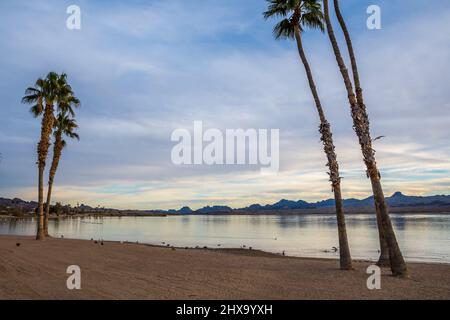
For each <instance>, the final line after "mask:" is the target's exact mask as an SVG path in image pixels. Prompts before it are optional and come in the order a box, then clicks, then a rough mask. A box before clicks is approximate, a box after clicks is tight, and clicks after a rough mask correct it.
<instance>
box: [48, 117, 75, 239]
mask: <svg viewBox="0 0 450 320" xmlns="http://www.w3.org/2000/svg"><path fill="white" fill-rule="evenodd" d="M76 128H78V125H77V123H76V121H75V120H74V119H71V118H70V117H69V116H68V115H67V113H65V112H64V111H62V112H60V113H59V114H58V116H57V117H56V119H55V123H54V131H53V137H54V143H53V161H52V165H51V167H50V172H49V178H48V190H47V202H46V208H45V221H44V232H45V235H46V236H48V235H49V234H48V218H49V215H50V202H51V198H52V189H53V181H54V179H55V174H56V170H57V169H58V165H59V160H60V158H61V153H62V150H63V149H64V147H65V146H66V141H65V140H64V139H63V136H67V137H69V138H71V139H77V140H79V139H80V138H79V136H78V134H77V133H75V132H74V130H75V129H76Z"/></svg>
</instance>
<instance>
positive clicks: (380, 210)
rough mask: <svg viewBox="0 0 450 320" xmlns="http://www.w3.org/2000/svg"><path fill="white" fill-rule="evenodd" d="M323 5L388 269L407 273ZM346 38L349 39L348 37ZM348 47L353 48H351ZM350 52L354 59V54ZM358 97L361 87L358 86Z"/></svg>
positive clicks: (362, 114)
mask: <svg viewBox="0 0 450 320" xmlns="http://www.w3.org/2000/svg"><path fill="white" fill-rule="evenodd" d="M323 5H324V13H325V23H326V26H327V31H328V37H329V38H330V42H331V45H332V47H333V51H334V54H335V56H336V61H337V63H338V66H339V69H340V72H341V75H342V77H343V79H344V84H345V88H346V90H347V95H348V99H349V102H350V107H351V113H352V118H353V127H354V129H355V131H356V134H357V136H358V139H359V144H360V145H361V150H362V154H363V158H364V162H365V164H366V167H367V176H368V177H369V178H370V181H371V184H372V191H373V196H374V202H375V209H376V210H377V216H378V218H379V223H378V226H379V233H380V234H381V237H383V236H384V237H385V239H386V243H387V245H388V249H389V260H390V266H391V270H392V273H393V274H394V275H395V276H406V275H407V274H408V269H407V266H406V263H405V260H404V259H403V255H402V253H401V251H400V247H399V245H398V243H397V239H396V237H395V232H394V228H393V226H392V222H391V218H390V217H389V211H388V208H387V204H386V200H385V198H384V194H383V189H382V187H381V182H380V172H379V171H378V167H377V163H376V159H375V151H374V150H373V148H372V138H371V136H370V127H369V117H368V115H367V111H366V108H365V106H364V104H363V101H362V99H360V100H359V101H358V99H357V97H356V95H355V92H354V91H353V84H352V82H351V80H350V76H349V73H348V70H347V67H346V65H345V62H344V59H343V58H342V55H341V51H340V48H339V45H338V42H337V40H336V36H335V35H334V31H333V25H332V24H331V20H330V14H329V7H328V0H324V1H323ZM348 38H349V39H350V37H348ZM351 51H352V52H353V50H351ZM352 55H353V59H354V54H352ZM354 65H355V66H356V59H354ZM355 71H356V73H355ZM354 74H356V75H357V82H356V83H355V86H356V87H359V88H360V85H359V77H358V73H357V69H354ZM360 98H362V90H360Z"/></svg>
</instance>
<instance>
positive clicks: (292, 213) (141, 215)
mask: <svg viewBox="0 0 450 320" xmlns="http://www.w3.org/2000/svg"><path fill="white" fill-rule="evenodd" d="M409 209H411V208H408V210H404V209H403V208H402V209H401V210H399V211H396V210H392V209H390V214H394V215H400V216H403V215H435V214H441V215H450V211H432V210H417V211H409ZM307 210H311V211H309V212H308V211H295V210H292V211H291V210H288V211H282V210H281V211H277V212H231V213H209V214H205V213H190V214H180V213H167V214H151V213H147V214H146V213H130V214H114V213H111V214H103V213H102V214H99V213H84V214H80V213H78V214H71V215H59V216H56V215H53V214H52V215H50V217H49V218H50V219H67V218H126V217H130V218H167V217H189V216H193V217H216V216H217V217H220V216H275V217H279V216H301V215H318V216H319V215H330V214H331V215H332V214H336V212H333V211H332V210H331V211H329V212H328V211H327V212H325V211H320V212H313V211H312V210H314V209H307ZM367 214H375V212H372V211H365V210H361V211H358V212H356V211H355V212H351V211H350V212H347V213H346V215H349V216H354V215H367ZM36 217H37V216H36V215H26V214H25V215H22V216H14V215H0V219H7V218H11V219H33V218H36Z"/></svg>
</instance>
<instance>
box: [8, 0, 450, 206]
mask: <svg viewBox="0 0 450 320" xmlns="http://www.w3.org/2000/svg"><path fill="white" fill-rule="evenodd" d="M341 3H342V4H341V6H342V8H341V9H342V11H343V13H344V15H345V17H346V19H347V21H348V26H349V28H350V31H351V33H352V37H353V39H354V45H355V49H356V52H357V55H358V60H359V65H360V72H361V76H362V82H363V87H364V89H365V95H366V100H367V107H368V110H369V113H370V118H371V124H372V133H373V136H378V135H385V136H386V138H384V139H382V140H379V141H377V142H376V143H375V149H376V151H377V156H378V163H379V166H380V168H381V170H382V175H383V181H384V187H385V189H386V192H387V193H392V192H394V191H397V190H401V191H403V192H404V193H407V194H419V195H425V194H443V193H445V194H448V193H449V191H450V179H449V172H450V161H449V156H450V147H449V143H448V139H449V133H450V129H449V123H450V112H449V108H450V102H449V101H450V92H449V90H448V83H450V74H449V73H448V70H449V67H450V62H449V61H450V33H449V32H448V30H450V3H449V2H448V1H444V0H439V1H435V2H433V6H430V5H429V3H428V2H426V1H418V0H408V1H406V0H385V1H365V0H341ZM71 4H76V5H78V6H80V8H81V19H82V25H81V26H82V28H81V30H73V31H71V30H68V29H67V28H66V19H67V16H68V15H67V14H66V8H67V7H68V6H69V5H71ZM371 4H377V5H379V6H380V7H381V9H382V30H372V31H371V30H368V29H367V28H366V19H367V17H368V15H367V14H366V9H367V7H368V6H369V5H371ZM264 9H265V1H262V0H246V1H242V0H209V1H199V0H183V1H181V0H165V1H93V0H91V1H43V0H37V1H20V0H14V1H12V0H5V1H1V3H0V30H2V31H1V37H0V52H1V59H0V70H1V73H2V75H3V76H2V77H1V78H0V92H1V96H2V104H1V106H0V152H1V153H2V160H1V163H0V196H3V197H16V196H17V197H22V198H25V199H28V200H31V199H35V198H36V190H35V189H36V188H35V185H36V177H37V169H36V165H35V161H36V155H35V149H36V143H37V139H38V135H39V127H40V123H39V121H37V120H35V119H33V118H32V116H31V115H30V113H29V112H28V106H25V105H21V104H20V99H21V97H22V96H23V92H24V90H25V88H26V87H28V86H30V85H32V84H33V83H34V81H35V80H36V79H37V78H38V77H42V76H44V75H45V74H46V73H47V72H48V71H50V70H54V71H57V72H63V71H64V72H66V73H67V74H68V75H69V81H70V82H71V84H72V86H73V88H74V90H75V92H76V94H77V95H78V97H79V98H80V100H81V101H82V107H81V108H80V109H79V110H78V112H77V120H78V122H79V125H80V131H79V133H80V136H81V141H80V142H70V144H69V145H68V147H67V149H66V150H65V151H64V154H63V159H62V162H61V166H60V170H59V172H58V173H57V177H56V184H57V185H56V186H55V195H54V199H55V201H63V202H66V203H67V202H70V203H72V204H75V203H77V202H80V203H82V202H83V203H88V204H91V205H102V206H107V207H118V208H140V209H150V208H176V207H180V206H181V205H189V206H191V207H193V208H197V207H200V206H203V205H206V204H210V205H214V204H225V205H230V206H234V207H239V206H244V205H248V204H251V203H255V202H258V203H270V202H274V201H277V200H279V199H281V198H289V199H300V198H301V199H305V200H310V201H312V200H321V199H327V198H330V197H331V196H332V194H331V192H330V186H329V182H328V181H327V180H328V179H327V175H326V168H325V162H326V161H325V157H324V154H323V151H322V146H321V144H320V141H319V134H318V132H317V126H318V119H317V114H316V111H315V109H314V105H313V102H312V99H311V94H310V92H309V88H308V86H307V82H306V79H305V76H304V70H303V67H302V65H301V64H300V62H299V60H298V55H297V52H296V50H295V44H294V43H293V42H292V41H275V40H274V39H273V38H272V35H271V29H272V26H273V24H274V22H273V21H270V22H265V21H264V20H263V19H262V15H261V12H262V11H263V10H264ZM335 27H336V31H338V30H339V29H338V28H337V25H335ZM338 34H339V32H338ZM304 41H305V44H304V45H305V50H306V51H307V55H308V57H309V59H310V63H311V66H312V68H313V72H314V75H315V78H316V82H317V84H318V89H319V93H320V96H321V98H322V100H323V105H324V108H325V111H326V113H327V116H328V118H329V120H330V122H331V124H332V130H333V133H334V136H335V142H336V150H337V153H338V158H339V161H340V165H341V171H342V172H341V175H342V176H343V177H344V180H343V193H344V196H345V197H365V196H368V195H369V194H370V185H369V182H368V180H367V179H366V178H365V173H364V166H363V163H362V161H361V155H360V151H359V146H358V143H357V140H356V138H355V135H354V133H353V131H352V122H351V118H350V112H349V107H348V104H347V101H346V93H345V90H344V87H343V84H342V81H341V78H340V74H339V72H338V69H337V66H336V63H335V60H334V56H333V54H332V51H331V48H330V45H329V43H328V39H327V37H326V36H325V35H323V34H320V33H318V32H316V31H311V32H308V33H306V34H305V38H304ZM342 50H343V51H344V52H345V47H344V46H342ZM195 120H202V121H203V123H204V125H205V126H207V127H210V128H219V129H221V130H224V129H227V128H231V129H233V128H267V129H270V128H277V129H280V164H281V167H280V172H279V173H278V174H275V175H270V176H266V175H261V174H260V171H259V169H258V168H253V167H245V166H241V167H236V166H227V167H222V166H220V167H218V166H214V167H208V166H194V167H185V166H184V167H179V166H175V165H173V164H172V162H171V160H170V151H171V148H172V147H173V145H174V143H173V142H171V141H170V135H171V132H172V131H173V130H174V129H177V128H187V129H191V128H192V126H193V121H195Z"/></svg>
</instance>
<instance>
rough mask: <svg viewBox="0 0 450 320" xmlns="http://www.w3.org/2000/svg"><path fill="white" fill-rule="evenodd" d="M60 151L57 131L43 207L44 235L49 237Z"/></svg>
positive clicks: (59, 138) (59, 139) (60, 145)
mask: <svg viewBox="0 0 450 320" xmlns="http://www.w3.org/2000/svg"><path fill="white" fill-rule="evenodd" d="M61 151H62V139H61V135H60V133H58V135H57V136H56V138H55V144H54V145H53V160H52V165H51V167H50V172H49V177H48V191H47V203H46V208H45V219H44V233H45V236H46V237H49V233H48V219H49V216H50V203H51V200H52V190H53V181H54V179H55V174H56V170H57V169H58V165H59V159H60V157H61Z"/></svg>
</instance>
